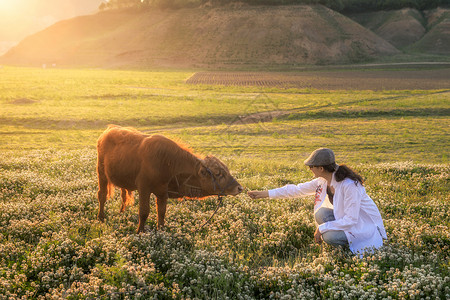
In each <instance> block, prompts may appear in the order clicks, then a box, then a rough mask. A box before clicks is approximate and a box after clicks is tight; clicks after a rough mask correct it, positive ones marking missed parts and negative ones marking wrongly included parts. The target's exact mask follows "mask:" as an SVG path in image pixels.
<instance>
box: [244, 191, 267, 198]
mask: <svg viewBox="0 0 450 300" xmlns="http://www.w3.org/2000/svg"><path fill="white" fill-rule="evenodd" d="M247 195H248V196H249V197H250V198H252V199H261V198H269V191H248V192H247Z"/></svg>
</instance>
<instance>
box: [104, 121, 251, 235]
mask: <svg viewBox="0 0 450 300" xmlns="http://www.w3.org/2000/svg"><path fill="white" fill-rule="evenodd" d="M97 155H98V157H97V159H98V160H97V175H98V186H99V190H98V202H99V210H98V219H99V220H100V221H103V220H104V218H105V211H104V209H105V202H106V199H107V198H109V197H111V195H112V193H113V192H114V186H117V187H119V188H121V190H122V207H121V209H120V211H124V210H125V208H126V207H127V206H128V205H130V204H132V203H133V202H134V197H133V191H134V190H138V192H139V226H138V228H137V232H142V231H144V225H145V221H146V220H147V217H148V214H149V211H150V194H151V193H153V194H154V195H155V196H156V208H157V214H158V227H159V228H160V227H162V226H164V217H165V214H166V204H167V199H168V197H169V195H170V196H171V197H175V198H179V197H182V196H190V197H204V196H208V195H237V194H239V193H240V192H242V190H243V189H242V186H241V185H240V184H239V183H238V182H237V181H236V179H234V178H233V176H231V175H230V172H229V171H228V168H227V167H226V166H225V165H224V164H223V163H222V162H221V161H220V160H219V159H217V158H216V157H214V156H207V157H205V158H203V159H202V158H201V157H199V156H198V155H195V154H193V153H192V152H191V151H190V150H189V149H187V148H186V147H184V146H182V145H180V144H178V143H176V142H174V141H172V140H170V139H168V138H166V137H164V136H161V135H153V136H150V135H146V134H143V133H141V132H139V131H137V130H135V129H133V128H124V127H120V126H116V125H109V126H108V128H107V129H106V130H105V132H103V133H102V135H101V136H100V137H99V139H98V142H97ZM180 180H182V182H181V184H180V182H179V181H180ZM188 182H194V183H195V184H196V186H195V188H196V190H195V189H192V187H190V188H189V187H188V186H189V184H188ZM169 184H170V186H171V189H172V190H174V189H175V192H173V191H171V192H170V194H169ZM193 191H194V192H193Z"/></svg>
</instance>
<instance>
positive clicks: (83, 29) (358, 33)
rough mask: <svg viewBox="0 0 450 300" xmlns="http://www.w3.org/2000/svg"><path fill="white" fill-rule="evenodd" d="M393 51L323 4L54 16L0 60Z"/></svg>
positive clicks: (80, 61)
mask: <svg viewBox="0 0 450 300" xmlns="http://www.w3.org/2000/svg"><path fill="white" fill-rule="evenodd" d="M396 53H398V50H397V49H396V48H395V47H393V46H392V45H391V44H390V43H388V42H386V41H385V40H383V39H382V38H380V37H379V36H377V35H376V34H374V33H373V32H371V31H370V30H368V29H366V28H364V27H362V26H361V25H359V24H358V23H356V22H354V21H353V20H351V19H349V18H347V17H345V16H343V15H341V14H339V13H337V12H334V11H332V10H330V9H328V8H325V7H324V6H320V5H317V6H281V7H261V6H260V7H241V8H239V9H233V8H201V9H180V10H165V11H161V10H152V11H146V12H136V11H109V12H103V13H99V14H97V15H91V16H83V17H78V18H74V19H71V20H66V21H63V22H59V23H57V24H55V25H53V26H51V27H49V28H47V29H46V30H44V31H41V32H39V33H37V34H35V35H32V36H30V37H28V38H26V39H25V40H23V41H22V42H21V43H20V44H19V45H17V46H16V47H15V48H13V49H11V50H10V51H9V52H8V53H7V54H5V55H4V56H3V57H2V58H0V61H1V62H3V63H9V64H23V65H41V64H44V63H45V64H57V65H65V66H102V67H105V66H177V67H188V66H190V67H206V66H213V67H217V66H228V65H230V66H236V65H248V66H272V65H277V66H279V65H290V66H292V65H294V66H295V65H297V64H326V63H347V62H359V61H364V60H367V59H368V58H372V57H377V56H382V55H390V54H396Z"/></svg>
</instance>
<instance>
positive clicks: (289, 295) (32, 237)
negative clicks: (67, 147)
mask: <svg viewBox="0 0 450 300" xmlns="http://www.w3.org/2000/svg"><path fill="white" fill-rule="evenodd" d="M254 162H255V161H252V163H251V165H253V164H254ZM227 163H228V164H229V165H232V169H234V170H235V171H236V170H237V174H240V178H239V181H240V182H241V183H242V184H243V185H245V186H255V187H260V188H262V187H265V188H272V187H277V186H280V185H282V184H286V183H289V182H290V181H289V180H292V179H295V180H298V181H299V182H300V181H302V180H307V179H308V176H309V175H308V173H306V172H298V171H297V169H296V168H290V167H285V168H284V169H283V170H284V173H283V174H282V175H270V173H275V172H272V170H273V169H276V168H277V167H276V166H275V165H273V163H264V162H260V164H259V165H258V164H256V165H255V166H254V167H249V165H250V164H247V162H246V159H245V158H244V159H242V160H239V159H238V158H237V157H230V158H228V161H227ZM259 169H261V170H262V171H261V174H262V175H261V174H258V172H257V170H259ZM356 169H358V171H359V172H360V173H361V174H362V175H363V176H364V177H365V178H366V182H367V184H366V189H367V191H368V193H369V194H370V195H371V196H372V198H373V199H374V201H375V202H376V203H377V205H378V207H379V208H380V211H381V213H382V215H383V218H384V222H385V227H386V229H387V232H388V238H389V240H388V241H387V242H386V244H385V245H384V246H383V247H382V248H381V249H379V250H376V251H374V252H373V253H370V254H366V255H365V256H364V257H362V258H361V257H359V256H354V255H352V254H351V253H349V252H348V250H345V249H339V248H332V247H329V246H326V245H325V246H324V247H323V248H321V247H319V246H317V245H315V244H314V243H313V233H314V230H315V224H314V219H313V215H312V210H313V204H312V199H311V198H303V199H282V200H281V199H280V200H267V199H266V200H250V199H249V198H248V197H247V196H246V195H239V196H236V197H227V198H225V200H224V204H223V207H222V208H220V209H219V212H218V213H217V214H216V215H215V216H214V218H213V220H212V221H211V223H210V224H208V225H207V226H205V227H203V228H201V229H200V226H201V224H203V223H204V222H205V221H206V220H207V219H208V218H209V216H210V215H211V214H212V212H213V211H214V210H215V208H216V206H217V205H218V202H217V199H216V198H215V197H209V198H206V199H204V200H201V201H197V200H185V201H178V200H170V201H169V205H168V211H167V216H166V224H167V225H166V228H165V229H164V230H163V231H157V230H156V222H155V214H156V211H155V208H154V206H152V208H151V212H150V217H149V220H148V221H147V226H146V229H147V232H146V233H144V234H139V235H137V234H134V231H135V229H136V225H137V212H138V204H137V203H136V204H135V205H134V206H132V207H129V208H128V209H127V210H126V211H125V212H124V213H120V212H119V208H120V197H119V195H116V196H115V197H114V198H113V199H111V200H109V201H108V202H107V205H106V213H107V218H106V221H105V223H101V222H99V221H97V220H96V214H97V199H96V190H97V187H96V182H97V180H96V175H95V152H94V151H70V152H57V151H32V152H30V153H27V154H24V155H21V156H19V155H17V154H15V153H14V152H7V153H5V155H4V156H3V157H1V158H0V299H151V298H153V299H211V298H213V299H216V298H220V299H314V298H321V299H328V298H329V299H448V298H450V270H449V257H450V255H449V250H450V229H449V214H448V211H449V210H450V202H449V201H448V200H449V184H448V182H449V175H448V174H449V167H448V166H447V165H417V164H413V163H410V162H407V163H397V164H377V165H365V166H359V167H357V168H356ZM239 170H242V172H240V171H239ZM136 202H137V201H136ZM196 230H197V231H196Z"/></svg>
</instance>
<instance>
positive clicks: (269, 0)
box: [100, 0, 450, 12]
mask: <svg viewBox="0 0 450 300" xmlns="http://www.w3.org/2000/svg"><path fill="white" fill-rule="evenodd" d="M232 3H244V4H248V5H292V4H322V5H324V6H326V7H329V8H331V9H333V10H337V11H339V12H366V11H377V10H393V9H401V8H406V7H409V8H415V9H418V10H426V9H432V8H436V7H438V6H449V5H450V0H109V1H107V2H104V3H102V4H101V5H100V10H105V9H123V8H138V9H145V8H150V7H155V8H186V7H199V6H203V5H208V6H213V7H214V6H223V5H228V4H232Z"/></svg>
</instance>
